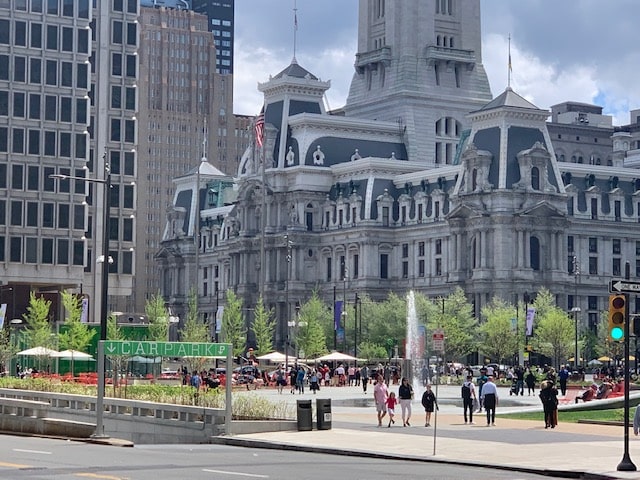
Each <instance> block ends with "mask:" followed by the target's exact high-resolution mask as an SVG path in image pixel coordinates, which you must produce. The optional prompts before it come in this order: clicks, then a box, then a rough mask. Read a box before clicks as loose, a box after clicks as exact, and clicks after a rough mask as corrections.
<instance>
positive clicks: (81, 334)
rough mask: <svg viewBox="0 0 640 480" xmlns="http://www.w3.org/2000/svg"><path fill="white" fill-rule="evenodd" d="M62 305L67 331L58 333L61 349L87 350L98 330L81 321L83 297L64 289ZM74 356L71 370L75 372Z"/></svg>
mask: <svg viewBox="0 0 640 480" xmlns="http://www.w3.org/2000/svg"><path fill="white" fill-rule="evenodd" d="M62 306H63V307H64V310H65V314H66V318H65V326H66V327H67V328H66V331H64V332H62V333H60V334H59V335H58V345H59V346H60V349H61V350H77V351H79V352H85V353H86V351H87V347H89V345H90V344H91V340H93V337H94V336H95V334H96V331H95V330H93V329H92V328H90V327H89V325H87V324H86V323H83V322H82V321H81V318H82V298H81V297H79V296H78V295H75V294H73V293H71V292H69V291H67V290H63V291H62ZM74 363H75V361H74V358H73V356H71V372H72V373H73V372H74Z"/></svg>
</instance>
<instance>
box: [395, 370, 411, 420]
mask: <svg viewBox="0 0 640 480" xmlns="http://www.w3.org/2000/svg"><path fill="white" fill-rule="evenodd" d="M398 397H399V398H400V408H401V409H402V426H403V427H410V426H411V424H410V423H409V420H411V400H413V387H412V386H411V384H410V383H409V379H408V378H404V377H403V378H402V381H401V382H400V387H399V388H398Z"/></svg>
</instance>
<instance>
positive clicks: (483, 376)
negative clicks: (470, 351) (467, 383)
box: [477, 367, 489, 413]
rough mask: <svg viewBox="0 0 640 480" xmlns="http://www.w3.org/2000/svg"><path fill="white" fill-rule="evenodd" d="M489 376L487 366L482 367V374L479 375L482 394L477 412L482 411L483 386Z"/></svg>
mask: <svg viewBox="0 0 640 480" xmlns="http://www.w3.org/2000/svg"><path fill="white" fill-rule="evenodd" d="M488 378H489V377H487V369H486V368H484V367H483V368H481V369H480V376H479V377H478V395H479V396H480V401H479V402H478V403H479V407H478V412H477V413H482V404H483V402H482V398H483V397H482V387H483V386H484V384H485V383H487V379H488Z"/></svg>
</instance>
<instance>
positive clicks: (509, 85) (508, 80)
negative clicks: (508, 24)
mask: <svg viewBox="0 0 640 480" xmlns="http://www.w3.org/2000/svg"><path fill="white" fill-rule="evenodd" d="M507 87H509V88H511V34H509V68H508V72H507Z"/></svg>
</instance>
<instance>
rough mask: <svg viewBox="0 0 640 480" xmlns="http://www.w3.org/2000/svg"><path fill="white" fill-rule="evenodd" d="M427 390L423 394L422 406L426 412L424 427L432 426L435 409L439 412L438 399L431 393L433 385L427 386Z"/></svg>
mask: <svg viewBox="0 0 640 480" xmlns="http://www.w3.org/2000/svg"><path fill="white" fill-rule="evenodd" d="M425 388H426V390H425V391H424V393H423V394H422V406H423V407H424V411H425V418H424V426H425V427H429V426H431V414H432V413H433V410H434V408H435V409H436V410H439V408H438V400H437V399H436V396H435V394H434V393H433V392H432V391H431V385H429V384H427V386H426V387H425Z"/></svg>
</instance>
